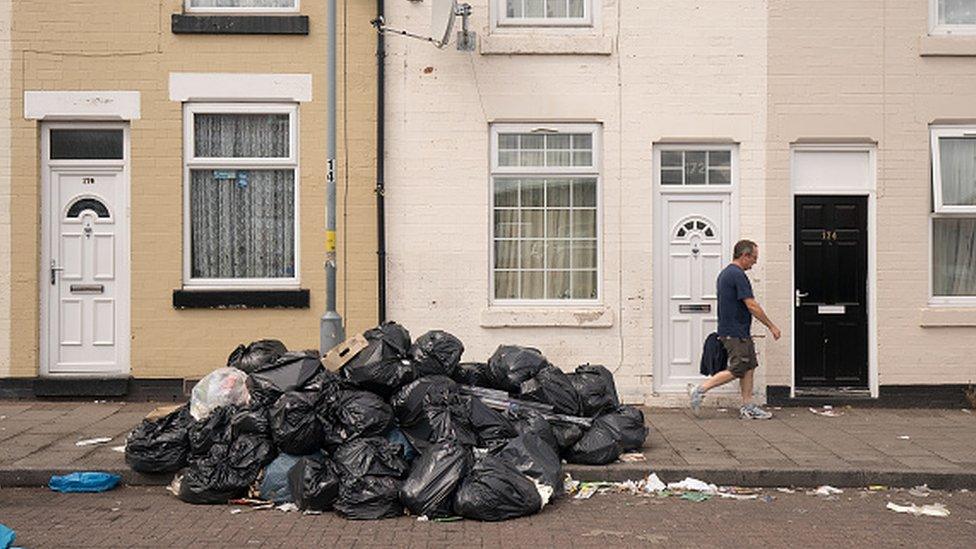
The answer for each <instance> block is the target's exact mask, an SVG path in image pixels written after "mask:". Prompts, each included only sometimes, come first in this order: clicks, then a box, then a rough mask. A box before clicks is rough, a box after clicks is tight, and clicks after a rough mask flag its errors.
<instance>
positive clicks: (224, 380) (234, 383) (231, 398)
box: [190, 368, 251, 421]
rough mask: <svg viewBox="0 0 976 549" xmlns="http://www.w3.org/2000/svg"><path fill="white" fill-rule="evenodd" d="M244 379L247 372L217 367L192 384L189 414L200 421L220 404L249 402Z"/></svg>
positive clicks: (243, 403) (245, 403) (243, 404)
mask: <svg viewBox="0 0 976 549" xmlns="http://www.w3.org/2000/svg"><path fill="white" fill-rule="evenodd" d="M246 381H247V374H245V373H244V372H242V371H241V370H238V369H237V368H218V369H216V370H214V371H212V372H210V373H209V374H207V375H206V376H204V378H203V379H201V380H200V381H198V382H197V384H196V385H194V386H193V392H192V393H190V415H191V416H193V419H195V420H197V421H200V420H202V419H206V417H207V416H209V415H210V412H212V411H213V410H216V409H217V408H220V407H221V406H227V405H230V404H236V405H241V406H246V405H247V404H248V403H250V402H251V395H250V393H248V392H247V385H245V382H246Z"/></svg>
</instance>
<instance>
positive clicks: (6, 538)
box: [0, 524, 17, 549]
mask: <svg viewBox="0 0 976 549" xmlns="http://www.w3.org/2000/svg"><path fill="white" fill-rule="evenodd" d="M15 539H17V534H16V533H14V531H13V530H11V529H10V528H7V527H6V526H4V525H2V524H0V549H7V548H8V547H10V546H11V545H13V544H14V540H15Z"/></svg>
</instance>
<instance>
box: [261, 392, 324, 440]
mask: <svg viewBox="0 0 976 549" xmlns="http://www.w3.org/2000/svg"><path fill="white" fill-rule="evenodd" d="M321 396H322V394H321V393H318V392H312V391H289V392H287V393H285V394H283V395H281V396H280V397H278V400H277V401H276V402H275V403H274V406H272V407H271V412H270V415H271V434H272V438H273V439H274V443H275V446H277V447H278V449H279V450H280V451H282V452H285V453H287V454H292V455H296V456H303V455H307V454H312V453H315V452H318V451H319V450H320V449H321V448H322V423H321V422H320V421H319V418H318V407H319V401H320V400H321Z"/></svg>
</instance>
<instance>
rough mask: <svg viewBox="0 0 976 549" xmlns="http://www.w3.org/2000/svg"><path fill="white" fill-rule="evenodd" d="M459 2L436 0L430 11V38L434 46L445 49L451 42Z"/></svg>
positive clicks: (455, 0)
mask: <svg viewBox="0 0 976 549" xmlns="http://www.w3.org/2000/svg"><path fill="white" fill-rule="evenodd" d="M456 12H457V0H434V1H433V2H432V3H431V9H430V37H431V38H432V39H433V40H434V45H436V46H437V47H438V48H443V47H444V46H446V45H447V43H448V42H450V40H451V30H452V29H453V28H454V17H455V15H456Z"/></svg>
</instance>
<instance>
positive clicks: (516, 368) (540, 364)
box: [488, 345, 549, 393]
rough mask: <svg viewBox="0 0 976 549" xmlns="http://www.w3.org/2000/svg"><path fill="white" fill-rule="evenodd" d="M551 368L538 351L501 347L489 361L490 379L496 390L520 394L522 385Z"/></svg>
mask: <svg viewBox="0 0 976 549" xmlns="http://www.w3.org/2000/svg"><path fill="white" fill-rule="evenodd" d="M546 366H549V361H548V360H546V357H544V356H542V353H541V352H539V350H538V349H533V348H531V347H519V346H517V345H501V346H499V347H498V349H496V350H495V354H493V355H491V358H489V359H488V377H489V379H490V380H491V384H492V386H493V387H494V388H496V389H500V390H502V391H508V392H509V393H518V392H519V389H520V388H521V387H522V384H523V383H525V382H526V381H528V380H529V379H531V378H532V377H534V376H535V375H536V374H538V373H539V371H540V370H542V369H543V368H545V367H546Z"/></svg>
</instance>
